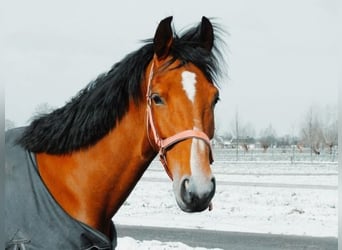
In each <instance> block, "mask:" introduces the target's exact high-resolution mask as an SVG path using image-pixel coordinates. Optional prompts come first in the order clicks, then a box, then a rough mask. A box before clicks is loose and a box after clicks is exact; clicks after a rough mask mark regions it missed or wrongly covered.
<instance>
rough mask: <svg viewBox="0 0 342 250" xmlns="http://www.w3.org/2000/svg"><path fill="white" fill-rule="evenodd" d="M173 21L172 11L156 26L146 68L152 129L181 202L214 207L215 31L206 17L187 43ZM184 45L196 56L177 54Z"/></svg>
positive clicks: (194, 208)
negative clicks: (179, 37)
mask: <svg viewBox="0 0 342 250" xmlns="http://www.w3.org/2000/svg"><path fill="white" fill-rule="evenodd" d="M171 21H172V17H168V18H166V19H164V20H162V21H161V22H160V24H159V26H158V28H157V30H156V33H155V36H154V39H153V46H154V56H153V59H152V61H151V63H150V65H149V68H148V70H147V73H146V78H147V87H146V93H147V94H146V96H147V107H148V108H147V121H148V135H149V139H150V143H151V144H152V146H153V147H154V148H155V149H156V150H158V151H159V154H160V157H161V160H162V163H163V165H164V167H165V169H166V171H167V173H168V175H169V176H170V178H171V179H172V180H173V191H174V194H175V197H176V201H177V204H178V206H179V207H180V208H181V209H182V210H183V211H186V212H199V211H203V210H205V209H207V208H208V207H209V209H210V204H211V199H212V198H213V196H214V193H215V178H214V176H213V174H212V171H211V167H210V164H211V163H212V152H211V146H210V139H211V138H212V137H213V135H214V107H215V104H216V103H217V101H218V99H219V94H218V89H217V88H216V87H215V85H214V84H213V82H212V79H211V77H210V76H209V75H210V73H208V69H207V70H204V68H205V67H206V66H207V65H206V64H208V63H209V64H210V55H211V53H212V49H213V44H214V31H213V26H212V24H211V22H210V21H209V20H208V19H207V18H205V17H203V18H202V21H201V24H200V25H199V26H198V28H197V29H196V30H194V31H193V32H192V33H191V34H188V37H187V38H186V40H187V42H186V44H185V43H184V44H181V42H178V43H175V41H174V40H175V39H176V38H174V35H173V31H172V27H171ZM181 45H182V46H188V47H189V48H188V50H186V53H189V55H188V56H187V57H190V58H192V57H194V58H195V57H196V58H197V59H196V60H195V61H196V62H193V61H191V60H189V61H183V60H182V59H181V58H182V56H181V55H180V56H179V55H178V54H177V53H179V51H178V50H177V46H181ZM184 53H185V52H184ZM203 65H206V66H203ZM209 70H212V69H209Z"/></svg>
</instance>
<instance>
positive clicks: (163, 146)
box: [146, 62, 214, 180]
mask: <svg viewBox="0 0 342 250" xmlns="http://www.w3.org/2000/svg"><path fill="white" fill-rule="evenodd" d="M153 70H154V63H153V62H152V65H151V68H150V73H149V76H148V83H147V92H146V99H147V111H146V114H147V119H146V122H147V126H146V127H147V136H148V139H149V141H150V144H151V146H152V147H155V146H157V147H158V151H159V152H158V154H159V160H160V162H161V163H162V164H163V166H164V168H165V171H166V173H167V174H168V176H169V177H170V179H171V180H172V179H173V178H172V174H171V171H170V170H169V168H168V166H167V160H166V152H167V150H168V149H169V148H170V147H171V146H172V145H174V144H176V143H178V142H181V141H184V140H186V139H190V138H197V139H201V140H203V141H204V142H205V143H206V144H207V145H208V147H209V162H210V164H212V163H213V161H214V160H213V155H212V149H211V143H210V139H209V137H208V136H207V134H205V133H204V132H202V131H200V130H193V129H189V130H184V131H182V132H179V133H176V134H174V135H172V136H170V137H167V138H165V139H163V138H161V137H160V136H159V134H158V132H157V129H156V126H155V124H154V120H153V114H152V108H151V105H152V93H151V83H152V79H153ZM149 128H150V129H151V131H152V134H153V140H154V144H155V145H153V144H152V142H151V139H150V137H149Z"/></svg>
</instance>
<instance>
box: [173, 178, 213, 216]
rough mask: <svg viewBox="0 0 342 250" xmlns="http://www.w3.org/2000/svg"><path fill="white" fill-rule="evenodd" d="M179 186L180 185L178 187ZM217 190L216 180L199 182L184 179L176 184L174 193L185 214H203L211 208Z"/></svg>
mask: <svg viewBox="0 0 342 250" xmlns="http://www.w3.org/2000/svg"><path fill="white" fill-rule="evenodd" d="M177 184H178V185H177ZM215 189H216V182H215V178H214V177H212V178H210V179H209V180H207V181H203V180H202V181H198V180H196V179H195V178H193V177H184V178H182V180H181V181H180V182H177V181H176V182H175V183H174V192H175V196H176V201H177V204H178V206H179V207H180V209H181V210H183V211H184V212H189V213H192V212H202V211H204V210H206V209H208V208H209V210H211V200H212V198H213V197H214V194H215Z"/></svg>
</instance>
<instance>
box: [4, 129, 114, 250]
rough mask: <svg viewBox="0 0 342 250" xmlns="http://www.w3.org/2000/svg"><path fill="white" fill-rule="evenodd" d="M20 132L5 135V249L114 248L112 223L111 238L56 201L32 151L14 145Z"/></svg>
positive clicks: (61, 249) (12, 131)
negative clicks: (74, 215)
mask: <svg viewBox="0 0 342 250" xmlns="http://www.w3.org/2000/svg"><path fill="white" fill-rule="evenodd" d="M22 132H23V128H19V129H14V130H10V131H8V132H7V133H6V136H5V142H6V164H5V173H6V175H5V199H6V200H5V201H6V203H5V239H6V250H9V249H13V250H14V249H16V250H18V249H20V250H24V249H44V250H47V249H49V250H54V249H55V250H64V249H68V250H69V249H70V250H72V249H82V250H86V249H89V250H90V249H115V247H116V231H115V228H114V224H112V230H111V231H112V232H113V234H112V235H111V239H113V240H112V241H110V240H109V239H108V237H106V236H105V235H104V234H102V233H101V232H98V231H96V230H95V229H93V228H90V227H89V226H87V225H85V224H83V223H81V222H79V221H76V220H75V219H73V218H71V217H70V216H69V215H68V214H67V213H66V212H65V211H64V210H63V209H62V208H61V207H60V206H59V205H58V204H57V203H56V201H55V200H54V198H53V197H52V196H51V194H50V193H49V191H48V190H47V188H46V187H45V185H44V183H43V181H42V179H41V178H40V176H39V172H38V169H37V166H36V163H35V157H34V154H32V153H30V152H28V151H26V150H24V149H23V148H22V147H21V146H19V145H17V144H16V141H17V139H18V138H19V137H20V135H21V134H22ZM56 168H58V166H56Z"/></svg>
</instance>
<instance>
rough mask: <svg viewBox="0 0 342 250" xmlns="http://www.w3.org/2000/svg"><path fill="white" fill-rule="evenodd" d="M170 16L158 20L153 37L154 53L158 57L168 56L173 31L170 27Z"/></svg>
mask: <svg viewBox="0 0 342 250" xmlns="http://www.w3.org/2000/svg"><path fill="white" fill-rule="evenodd" d="M171 21H172V16H170V17H167V18H165V19H163V20H162V21H160V23H159V25H158V28H157V30H156V33H155V35H154V39H153V45H154V53H155V54H156V55H157V58H158V59H164V58H166V57H167V56H168V54H169V51H170V48H171V45H172V42H173V32H172V28H171Z"/></svg>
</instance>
